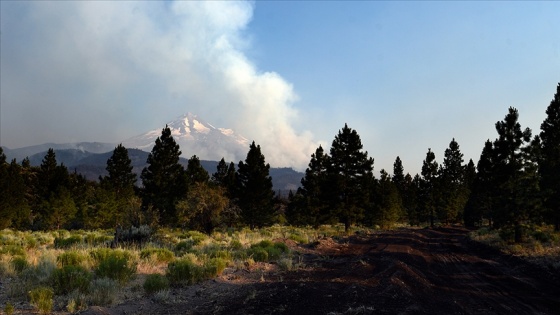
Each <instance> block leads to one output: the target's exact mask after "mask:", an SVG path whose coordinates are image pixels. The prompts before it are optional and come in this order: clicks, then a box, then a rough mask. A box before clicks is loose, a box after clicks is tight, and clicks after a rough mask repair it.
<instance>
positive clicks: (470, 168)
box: [463, 159, 480, 227]
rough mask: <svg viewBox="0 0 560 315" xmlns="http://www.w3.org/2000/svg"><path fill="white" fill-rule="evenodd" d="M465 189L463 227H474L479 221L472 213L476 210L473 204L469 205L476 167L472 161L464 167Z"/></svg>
mask: <svg viewBox="0 0 560 315" xmlns="http://www.w3.org/2000/svg"><path fill="white" fill-rule="evenodd" d="M464 178H465V183H464V184H465V189H466V191H467V194H468V198H467V201H466V203H465V208H464V211H463V222H464V224H465V226H468V227H474V226H475V222H477V223H480V220H478V221H477V220H476V217H475V216H474V213H475V212H476V210H475V209H474V208H473V204H472V203H471V197H470V196H471V194H472V191H473V188H474V183H475V180H476V166H475V165H474V162H473V160H472V159H470V160H469V163H467V166H466V167H465V176H464Z"/></svg>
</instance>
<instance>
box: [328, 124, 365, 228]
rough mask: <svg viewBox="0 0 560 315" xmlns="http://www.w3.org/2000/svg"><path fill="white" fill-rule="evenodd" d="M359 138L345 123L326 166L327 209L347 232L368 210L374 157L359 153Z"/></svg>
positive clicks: (360, 150)
mask: <svg viewBox="0 0 560 315" xmlns="http://www.w3.org/2000/svg"><path fill="white" fill-rule="evenodd" d="M362 148H363V146H362V141H361V140H360V136H359V135H358V133H357V132H356V130H353V129H352V128H349V127H348V125H347V124H345V125H344V128H342V130H339V132H338V134H337V135H336V136H335V138H334V140H333V142H332V145H331V150H330V159H329V165H328V173H329V174H328V185H327V186H328V192H327V193H328V194H329V196H330V198H329V199H330V207H331V209H332V210H333V212H334V214H335V215H336V216H337V217H338V219H339V221H340V222H342V223H344V228H345V230H346V231H348V229H349V228H350V226H351V225H352V224H354V223H356V222H357V221H359V220H361V219H362V218H363V216H364V211H365V209H367V208H368V207H369V204H370V197H371V190H372V183H373V158H368V153H367V151H365V152H364V151H362Z"/></svg>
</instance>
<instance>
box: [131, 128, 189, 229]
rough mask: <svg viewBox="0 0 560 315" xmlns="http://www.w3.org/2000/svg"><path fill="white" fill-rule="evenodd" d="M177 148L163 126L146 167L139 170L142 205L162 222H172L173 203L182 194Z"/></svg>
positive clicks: (184, 189)
mask: <svg viewBox="0 0 560 315" xmlns="http://www.w3.org/2000/svg"><path fill="white" fill-rule="evenodd" d="M180 155H181V151H180V149H179V145H178V144H177V143H176V142H175V140H174V139H173V137H172V136H171V130H170V129H169V127H168V126H165V128H163V130H162V132H161V136H160V137H158V138H157V139H156V141H155V145H154V147H153V149H152V152H151V153H150V154H149V155H148V159H147V163H148V166H147V167H145V168H144V169H143V170H142V175H141V176H140V177H141V179H142V184H143V186H144V189H143V195H142V196H143V198H142V199H143V206H144V209H145V210H148V209H150V208H151V209H152V210H153V211H154V212H155V213H156V214H157V216H158V218H157V219H158V220H161V222H162V223H164V224H168V225H173V224H174V223H175V222H176V208H175V207H176V204H177V202H178V201H179V200H180V199H181V198H183V197H184V196H185V195H186V192H187V182H186V177H185V174H184V173H185V170H184V168H183V166H182V165H181V164H179V157H180Z"/></svg>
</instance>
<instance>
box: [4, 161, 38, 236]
mask: <svg viewBox="0 0 560 315" xmlns="http://www.w3.org/2000/svg"><path fill="white" fill-rule="evenodd" d="M2 155H3V154H2V153H1V151H0V229H4V228H27V227H28V224H29V216H30V213H31V209H30V206H29V204H28V202H27V199H26V187H25V182H24V178H23V176H22V175H23V172H22V167H21V166H20V165H19V164H17V163H16V160H15V159H13V160H12V162H11V163H10V164H7V163H6V162H5V161H6V160H5V157H2Z"/></svg>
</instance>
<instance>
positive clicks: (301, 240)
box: [289, 234, 309, 244]
mask: <svg viewBox="0 0 560 315" xmlns="http://www.w3.org/2000/svg"><path fill="white" fill-rule="evenodd" d="M289 239H291V240H292V241H294V242H296V243H299V244H307V243H309V241H308V239H307V237H303V236H301V235H299V234H291V235H290V237H289Z"/></svg>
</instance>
